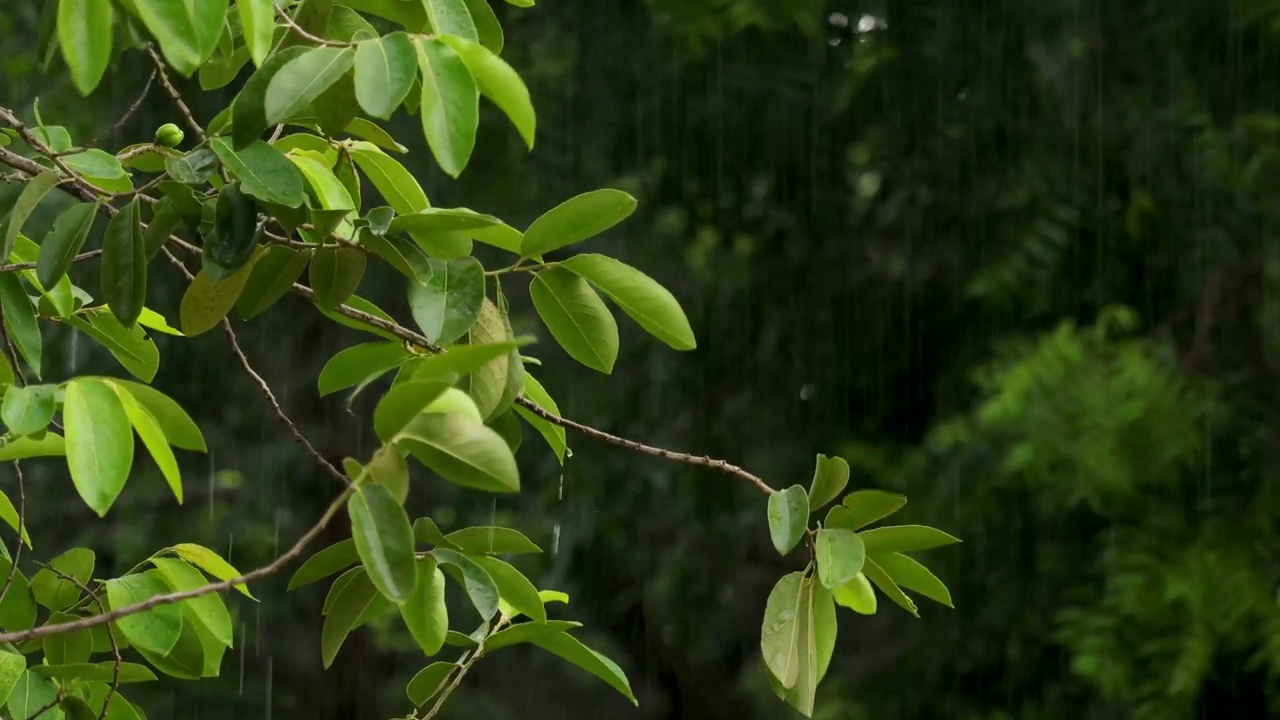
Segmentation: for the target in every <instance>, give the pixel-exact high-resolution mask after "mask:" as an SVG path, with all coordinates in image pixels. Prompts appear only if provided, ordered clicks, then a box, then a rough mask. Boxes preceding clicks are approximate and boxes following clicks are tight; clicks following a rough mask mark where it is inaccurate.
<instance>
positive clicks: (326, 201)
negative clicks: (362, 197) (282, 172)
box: [286, 150, 356, 235]
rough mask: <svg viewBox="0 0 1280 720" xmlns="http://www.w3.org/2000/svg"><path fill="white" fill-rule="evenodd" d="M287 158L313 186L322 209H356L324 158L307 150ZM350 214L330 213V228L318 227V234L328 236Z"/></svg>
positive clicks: (292, 153)
mask: <svg viewBox="0 0 1280 720" xmlns="http://www.w3.org/2000/svg"><path fill="white" fill-rule="evenodd" d="M286 157H288V158H289V161H290V162H292V163H293V164H294V165H296V166H297V167H298V170H299V171H301V172H302V175H303V177H305V178H306V179H307V184H308V185H310V186H311V190H312V192H313V193H314V194H315V197H316V199H317V200H319V202H320V208H322V209H325V210H334V211H338V210H346V211H351V210H354V209H355V207H356V204H355V201H354V200H352V199H351V194H350V193H348V192H347V189H346V188H345V187H343V186H342V183H340V182H338V178H337V176H336V175H334V174H333V171H332V170H330V169H329V167H328V166H327V165H326V164H325V162H322V160H323V158H322V157H321V156H318V155H315V154H312V153H311V152H309V151H305V150H295V151H292V152H290V153H289V154H288V155H286ZM314 212H315V211H313V214H314ZM348 214H349V213H348V212H332V213H328V215H330V216H332V218H333V219H331V220H330V227H328V228H327V229H326V228H321V227H320V226H317V230H318V232H317V234H319V235H328V234H329V233H330V232H332V231H333V230H334V228H336V227H337V226H338V225H339V224H340V223H341V221H342V220H344V219H346V216H347V215H348ZM313 224H314V223H313Z"/></svg>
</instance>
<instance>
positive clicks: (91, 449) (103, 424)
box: [62, 377, 133, 517]
mask: <svg viewBox="0 0 1280 720" xmlns="http://www.w3.org/2000/svg"><path fill="white" fill-rule="evenodd" d="M62 425H63V428H64V429H65V430H66V443H67V468H68V469H69V470H70V471H71V481H72V482H73V483H74V484H75V487H76V490H77V491H78V492H79V493H80V497H81V498H83V499H84V501H85V504H87V505H88V506H89V507H90V508H91V509H92V510H93V511H94V512H96V513H97V514H98V515H99V517H101V516H104V515H106V514H107V510H109V509H111V505H112V504H113V503H114V502H115V501H116V498H117V497H119V495H120V491H121V490H123V489H124V483H125V480H126V479H128V477H129V470H130V469H132V467H133V431H132V429H131V427H130V425H129V416H128V415H127V414H126V413H125V409H124V405H123V404H122V403H121V402H120V398H119V397H118V396H117V395H116V393H115V391H114V390H112V389H111V388H110V387H109V386H108V385H107V384H106V383H104V382H103V381H101V380H98V379H95V378H90V377H81V378H76V379H75V380H72V381H71V382H70V383H68V384H67V388H66V394H65V396H64V398H63V404H62Z"/></svg>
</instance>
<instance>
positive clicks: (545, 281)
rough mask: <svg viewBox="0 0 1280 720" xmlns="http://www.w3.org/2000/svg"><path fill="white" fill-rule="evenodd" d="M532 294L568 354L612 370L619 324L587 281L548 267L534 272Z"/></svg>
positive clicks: (598, 369) (599, 368)
mask: <svg viewBox="0 0 1280 720" xmlns="http://www.w3.org/2000/svg"><path fill="white" fill-rule="evenodd" d="M526 237H527V236H526ZM529 296H530V298H531V299H532V300H533V307H534V309H536V310H537V311H538V317H540V318H542V322H543V323H545V324H546V326H547V329H548V330H550V331H551V336H552V337H554V338H555V339H556V342H557V343H559V344H560V347H562V348H564V350H565V352H567V353H568V354H569V357H571V358H573V359H574V360H577V361H578V362H580V363H582V364H583V365H586V366H587V367H589V368H591V369H592V370H597V371H599V372H602V373H605V374H609V373H612V372H613V364H614V362H616V361H617V359H618V323H617V322H616V321H615V320H614V319H613V315H611V314H610V313H609V309H608V308H607V307H605V305H604V301H603V300H601V299H600V296H599V295H597V294H596V292H595V291H594V290H592V289H591V286H590V285H588V284H587V281H586V280H583V279H582V278H581V277H579V276H578V275H576V274H574V273H573V272H571V271H569V270H567V269H565V268H561V267H551V268H547V269H546V270H542V271H541V272H538V273H536V274H534V276H533V282H532V283H530V284H529Z"/></svg>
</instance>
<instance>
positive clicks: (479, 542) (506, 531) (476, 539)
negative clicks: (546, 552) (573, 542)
mask: <svg viewBox="0 0 1280 720" xmlns="http://www.w3.org/2000/svg"><path fill="white" fill-rule="evenodd" d="M445 538H446V539H447V540H448V541H449V542H450V543H453V545H454V546H456V547H458V548H460V549H461V550H463V551H465V552H469V553H476V554H483V555H521V554H525V553H540V552H542V548H540V547H538V546H537V545H536V544H534V542H533V541H532V540H530V539H529V538H527V537H525V536H524V534H522V533H521V532H520V531H518V530H512V529H511V528H506V527H498V526H493V525H488V526H482V527H469V528H463V529H462V530H455V531H453V532H451V533H449V534H448V535H446V536H445Z"/></svg>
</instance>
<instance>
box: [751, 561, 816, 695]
mask: <svg viewBox="0 0 1280 720" xmlns="http://www.w3.org/2000/svg"><path fill="white" fill-rule="evenodd" d="M805 585H806V579H805V576H804V573H799V572H793V573H788V574H786V575H783V576H782V578H781V579H779V580H778V582H777V584H776V585H774V586H773V590H772V591H770V592H769V599H768V600H767V601H766V602H765V609H764V623H763V624H762V625H761V629H760V650H761V652H762V653H763V654H764V662H765V665H766V666H767V667H768V668H769V672H771V673H773V675H774V677H776V678H777V679H778V680H779V681H780V682H781V683H782V686H783V687H791V686H793V685H795V682H796V677H797V676H798V675H799V673H800V662H801V658H800V637H801V629H802V623H801V615H802V614H803V613H802V610H803V607H804V600H805V599H806V596H807V594H808V593H807V588H806V587H805Z"/></svg>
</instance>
